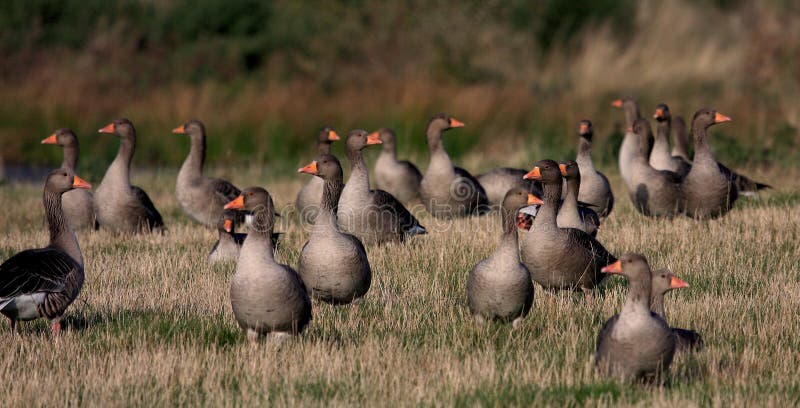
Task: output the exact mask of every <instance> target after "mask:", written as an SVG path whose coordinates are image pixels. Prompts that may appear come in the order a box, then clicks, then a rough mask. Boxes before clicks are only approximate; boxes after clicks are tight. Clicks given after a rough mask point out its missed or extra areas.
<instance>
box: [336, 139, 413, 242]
mask: <svg viewBox="0 0 800 408" xmlns="http://www.w3.org/2000/svg"><path fill="white" fill-rule="evenodd" d="M380 143H381V140H380V139H378V137H377V135H373V136H370V135H368V134H367V132H366V131H364V130H353V131H351V132H350V133H349V134H348V135H347V140H346V141H345V149H346V151H347V159H348V161H350V179H349V180H348V181H347V184H346V185H345V186H344V189H342V194H341V198H340V199H339V209H338V212H337V216H338V222H339V227H340V228H341V229H342V231H343V232H346V233H348V234H353V235H355V236H356V237H358V238H359V239H360V240H361V242H363V243H365V244H368V245H369V244H381V243H385V242H391V241H395V242H402V241H405V239H406V238H407V237H410V236H413V235H417V234H425V227H423V226H421V225H420V224H419V221H417V219H416V218H414V216H413V215H412V214H411V213H410V212H409V211H408V209H406V207H405V206H403V204H402V203H401V202H400V201H398V200H397V199H396V198H395V197H394V196H393V195H391V194H389V193H387V192H385V191H383V190H371V189H370V188H369V170H368V169H367V164H366V163H365V162H364V157H363V156H362V155H361V150H362V149H363V148H365V147H367V146H370V145H375V144H380Z"/></svg>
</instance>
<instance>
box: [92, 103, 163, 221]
mask: <svg viewBox="0 0 800 408" xmlns="http://www.w3.org/2000/svg"><path fill="white" fill-rule="evenodd" d="M99 132H100V133H110V134H115V135H117V136H118V137H119V138H120V145H119V151H117V157H116V158H115V159H114V161H113V162H111V165H110V166H109V167H108V170H106V175H105V176H104V177H103V181H101V182H100V186H99V187H97V191H96V192H95V196H94V211H95V214H96V215H97V220H98V221H99V222H100V225H101V226H103V228H108V229H110V230H112V231H118V232H147V231H153V230H163V229H164V221H163V219H162V218H161V214H160V213H159V212H158V210H157V209H156V207H155V205H153V202H152V201H151V200H150V197H148V196H147V193H145V192H144V190H142V189H141V188H139V187H136V186H132V185H131V178H130V172H131V159H132V158H133V152H134V150H135V149H136V129H134V127H133V123H131V122H130V121H129V120H128V119H117V120H115V121H113V122H111V123H109V124H108V125H107V126H106V127H104V128H102V129H100V131H99Z"/></svg>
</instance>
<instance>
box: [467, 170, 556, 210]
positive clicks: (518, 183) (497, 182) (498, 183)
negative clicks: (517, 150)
mask: <svg viewBox="0 0 800 408" xmlns="http://www.w3.org/2000/svg"><path fill="white" fill-rule="evenodd" d="M525 173H527V171H525V170H523V169H514V168H511V167H497V168H494V169H491V170H489V171H487V172H486V173H483V174H481V175H479V176H478V183H479V184H480V185H481V187H483V189H484V190H485V191H486V198H487V199H488V200H489V205H491V206H492V207H501V206H502V205H503V200H504V199H505V196H506V193H507V192H509V191H511V190H512V189H515V188H521V189H523V190H525V191H529V192H532V193H538V194H539V195H541V193H542V186H541V185H539V183H536V182H532V181H531V180H525V179H523V178H522V176H524V175H525Z"/></svg>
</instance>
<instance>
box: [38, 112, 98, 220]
mask: <svg viewBox="0 0 800 408" xmlns="http://www.w3.org/2000/svg"><path fill="white" fill-rule="evenodd" d="M42 144H57V145H59V146H61V148H62V150H63V152H64V159H63V160H62V161H61V168H62V169H67V170H69V171H72V172H75V166H77V165H78V136H76V135H75V133H74V132H72V130H70V129H66V128H61V129H58V130H56V131H55V132H54V133H53V134H52V135H50V136H48V137H47V138H45V139H44V140H42ZM92 198H93V197H92V192H91V190H88V189H84V188H78V189H73V190H70V191H67V192H65V193H64V194H63V195H62V196H61V207H62V208H63V210H64V216H65V217H66V219H67V223H68V224H69V226H70V228H72V230H73V231H78V230H81V229H84V228H90V229H97V220H96V217H95V216H94V208H93V207H92Z"/></svg>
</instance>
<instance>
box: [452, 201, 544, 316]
mask: <svg viewBox="0 0 800 408" xmlns="http://www.w3.org/2000/svg"><path fill="white" fill-rule="evenodd" d="M532 204H541V200H539V199H538V198H536V196H534V195H533V194H530V193H528V190H527V189H522V188H515V189H512V190H510V191H508V193H506V197H505V199H503V206H502V222H503V235H502V236H501V237H500V244H499V245H498V246H497V249H495V251H494V253H492V255H491V256H489V257H488V258H486V259H484V260H482V261H480V262H478V263H477V264H476V265H475V267H474V268H472V271H470V273H469V278H468V279H467V303H468V304H469V310H470V312H471V313H472V316H473V317H474V318H475V321H476V322H477V323H478V324H484V323H485V322H486V321H487V320H500V321H504V322H508V321H511V322H512V324H513V327H514V328H516V327H517V326H518V325H519V324H520V322H521V321H522V318H524V317H525V316H527V315H528V312H529V311H530V309H531V305H532V304H533V283H532V282H531V273H530V272H528V268H526V267H525V265H523V264H522V263H521V262H520V261H519V247H518V246H517V212H518V211H519V209H520V208H522V207H524V206H526V205H532Z"/></svg>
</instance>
